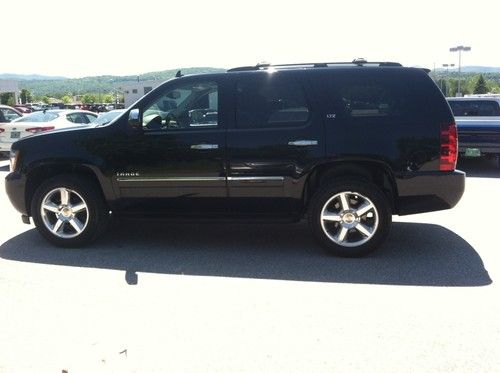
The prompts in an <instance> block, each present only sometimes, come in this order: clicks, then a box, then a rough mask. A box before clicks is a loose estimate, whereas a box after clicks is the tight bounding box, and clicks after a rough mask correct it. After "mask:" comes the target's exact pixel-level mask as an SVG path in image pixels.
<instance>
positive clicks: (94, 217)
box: [31, 174, 109, 248]
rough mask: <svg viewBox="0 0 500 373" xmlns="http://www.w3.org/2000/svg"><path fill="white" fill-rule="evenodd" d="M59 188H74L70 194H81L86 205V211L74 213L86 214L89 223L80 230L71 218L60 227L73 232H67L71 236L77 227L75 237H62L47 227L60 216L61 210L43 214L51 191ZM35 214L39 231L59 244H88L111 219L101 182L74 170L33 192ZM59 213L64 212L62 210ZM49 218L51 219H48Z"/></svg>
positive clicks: (52, 179) (32, 203)
mask: <svg viewBox="0 0 500 373" xmlns="http://www.w3.org/2000/svg"><path fill="white" fill-rule="evenodd" d="M59 188H66V189H68V190H70V191H71V193H70V196H72V197H70V198H77V199H78V197H81V199H83V202H84V203H85V205H86V208H85V210H84V211H83V212H78V213H75V214H73V216H74V217H76V216H77V214H84V219H85V222H86V224H85V225H84V227H83V229H82V230H81V232H80V233H78V232H77V231H76V229H74V228H72V227H71V224H69V221H68V222H65V223H63V224H62V225H63V226H62V227H61V228H60V229H59V232H61V233H64V230H67V231H68V232H69V233H68V234H67V235H68V236H70V235H71V230H73V231H74V232H73V234H76V236H74V237H60V236H58V235H57V233H53V232H52V231H51V230H50V229H49V228H48V227H47V224H50V219H52V221H55V222H57V220H58V219H59V218H58V214H57V213H55V212H51V211H48V212H46V213H45V216H42V209H41V206H42V202H43V201H44V199H45V198H46V197H47V196H48V195H49V194H50V193H51V192H54V191H55V190H56V189H59ZM53 195H54V196H55V197H54V198H57V194H56V192H54V194H53ZM61 198H62V196H61ZM69 205H71V203H69ZM59 208H60V206H59ZM44 211H45V210H44ZM31 215H32V217H33V221H34V223H35V226H36V227H37V229H38V232H40V234H41V235H42V236H43V237H44V238H45V239H46V240H48V241H49V242H51V243H52V244H54V245H56V246H61V247H67V248H72V247H80V246H84V245H87V244H89V243H90V242H92V241H94V240H95V239H96V238H97V237H99V235H101V234H102V233H103V232H104V231H105V230H106V228H107V225H108V221H109V209H108V208H107V206H106V204H105V202H104V200H103V197H102V195H101V193H100V189H99V186H98V185H96V184H95V183H94V182H93V181H92V180H89V179H88V178H85V177H81V176H77V175H72V174H65V175H58V176H55V177H53V178H50V179H48V180H46V181H45V182H43V183H42V184H41V185H40V186H39V187H38V188H37V189H36V191H35V193H34V195H33V199H32V201H31ZM59 216H62V215H60V214H59ZM80 216H81V215H80ZM54 219H55V220H54ZM70 220H71V219H70ZM81 220H83V219H81ZM47 221H48V223H46V222H47ZM79 222H80V221H79ZM66 225H68V227H66ZM54 227H55V224H54Z"/></svg>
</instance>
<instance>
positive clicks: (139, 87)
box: [119, 80, 164, 108]
mask: <svg viewBox="0 0 500 373" xmlns="http://www.w3.org/2000/svg"><path fill="white" fill-rule="evenodd" d="M163 82H164V81H163V80H145V81H143V82H127V83H123V84H122V85H121V86H120V87H119V90H120V91H121V92H123V97H124V103H125V107H126V108H128V107H130V105H132V104H133V103H134V102H136V101H137V100H138V99H140V98H141V97H142V96H144V95H145V94H146V93H148V92H150V91H152V90H153V89H155V88H156V87H158V86H159V85H160V84H162V83H163Z"/></svg>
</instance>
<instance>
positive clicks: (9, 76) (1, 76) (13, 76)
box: [0, 74, 68, 80]
mask: <svg viewBox="0 0 500 373" xmlns="http://www.w3.org/2000/svg"><path fill="white" fill-rule="evenodd" d="M0 79H14V80H62V79H68V78H65V77H63V76H48V75H38V74H29V75H25V74H0Z"/></svg>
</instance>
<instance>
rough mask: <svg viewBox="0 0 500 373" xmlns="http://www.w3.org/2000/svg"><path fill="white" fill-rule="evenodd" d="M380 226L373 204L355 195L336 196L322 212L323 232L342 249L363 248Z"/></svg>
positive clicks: (341, 194) (357, 194) (350, 193)
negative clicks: (361, 246)
mask: <svg viewBox="0 0 500 373" xmlns="http://www.w3.org/2000/svg"><path fill="white" fill-rule="evenodd" d="M378 223H379V218H378V212H377V209H376V207H375V205H374V204H373V202H372V201H370V199H368V198H367V197H365V196H363V195H361V194H359V193H355V192H342V193H338V194H335V195H334V196H333V197H331V198H330V199H329V200H328V201H327V202H326V203H325V204H324V206H323V209H322V210H321V227H322V228H323V231H324V232H325V234H326V235H327V236H328V238H329V239H330V240H332V241H333V242H334V243H336V244H337V245H340V246H345V247H356V246H360V245H362V244H364V243H365V242H367V241H368V240H370V239H371V238H372V237H373V235H374V234H375V232H376V231H377V227H378Z"/></svg>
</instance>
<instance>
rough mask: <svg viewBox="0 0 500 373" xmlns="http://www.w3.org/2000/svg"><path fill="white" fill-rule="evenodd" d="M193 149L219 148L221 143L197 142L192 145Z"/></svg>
mask: <svg viewBox="0 0 500 373" xmlns="http://www.w3.org/2000/svg"><path fill="white" fill-rule="evenodd" d="M191 149H196V150H209V149H219V145H217V144H196V145H191Z"/></svg>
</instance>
